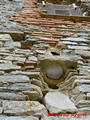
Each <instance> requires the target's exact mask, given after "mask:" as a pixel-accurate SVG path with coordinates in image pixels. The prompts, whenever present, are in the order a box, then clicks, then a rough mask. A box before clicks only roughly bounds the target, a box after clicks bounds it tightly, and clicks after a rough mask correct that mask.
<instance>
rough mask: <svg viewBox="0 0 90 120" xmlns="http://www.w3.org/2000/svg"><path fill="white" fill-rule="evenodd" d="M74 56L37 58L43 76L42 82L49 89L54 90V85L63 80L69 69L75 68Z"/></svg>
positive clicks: (44, 56)
mask: <svg viewBox="0 0 90 120" xmlns="http://www.w3.org/2000/svg"><path fill="white" fill-rule="evenodd" d="M76 58H77V57H76V56H65V55H64V56H62V55H61V56H53V55H42V56H39V62H40V64H39V66H40V69H41V72H42V74H43V78H44V81H45V82H46V83H47V84H48V86H49V87H52V88H55V87H56V85H57V84H58V83H60V82H62V81H64V80H65V78H66V77H67V75H68V74H69V73H68V70H69V69H72V70H74V69H76V68H77V61H76Z"/></svg>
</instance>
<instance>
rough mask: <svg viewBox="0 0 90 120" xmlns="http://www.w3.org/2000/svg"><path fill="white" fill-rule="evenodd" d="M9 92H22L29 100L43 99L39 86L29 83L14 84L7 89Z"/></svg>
mask: <svg viewBox="0 0 90 120" xmlns="http://www.w3.org/2000/svg"><path fill="white" fill-rule="evenodd" d="M7 89H8V90H9V91H14V92H18V91H20V92H22V93H23V94H24V95H26V96H28V99H29V100H40V99H41V98H42V97H43V94H42V91H41V89H40V87H39V86H36V85H33V84H30V83H15V84H12V85H10V86H8V87H7Z"/></svg>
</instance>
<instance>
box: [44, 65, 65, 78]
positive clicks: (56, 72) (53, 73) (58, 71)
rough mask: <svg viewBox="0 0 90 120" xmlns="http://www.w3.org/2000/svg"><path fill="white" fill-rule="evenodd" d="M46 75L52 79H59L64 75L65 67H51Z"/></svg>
mask: <svg viewBox="0 0 90 120" xmlns="http://www.w3.org/2000/svg"><path fill="white" fill-rule="evenodd" d="M46 75H47V77H48V78H50V79H54V80H58V79H60V78H61V76H62V75H63V69H62V67H60V66H54V67H51V68H49V69H48V70H47V71H46Z"/></svg>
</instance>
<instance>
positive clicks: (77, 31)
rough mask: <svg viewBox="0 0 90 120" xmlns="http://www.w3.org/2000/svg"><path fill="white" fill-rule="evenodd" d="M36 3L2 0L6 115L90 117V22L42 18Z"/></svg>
mask: <svg viewBox="0 0 90 120" xmlns="http://www.w3.org/2000/svg"><path fill="white" fill-rule="evenodd" d="M35 2H37V0H24V1H21V0H13V1H9V0H2V1H1V3H0V5H1V6H2V7H3V9H1V8H0V9H1V12H2V13H3V14H1V16H0V17H1V21H0V27H1V30H0V120H54V119H55V120H77V119H78V120H83V119H85V120H89V119H90V116H89V115H90V22H87V21H82V22H79V23H77V22H74V21H65V20H62V19H60V20H58V19H57V20H56V19H51V18H48V19H46V18H41V17H40V14H41V13H40V10H39V9H38V8H37V6H36V4H35ZM17 4H18V5H20V7H18V6H17ZM7 5H8V6H9V7H7ZM13 5H16V7H18V9H17V8H15V7H13ZM6 8H7V10H6ZM5 11H6V13H4V12H5ZM11 13H12V14H11ZM52 73H53V74H52ZM49 112H51V113H52V112H53V113H55V114H60V113H61V114H68V115H72V113H75V114H82V113H84V114H86V115H87V116H86V117H85V116H81V117H79V118H77V117H74V116H69V117H65V116H64V117H56V116H48V113H49Z"/></svg>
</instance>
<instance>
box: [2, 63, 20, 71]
mask: <svg viewBox="0 0 90 120" xmlns="http://www.w3.org/2000/svg"><path fill="white" fill-rule="evenodd" d="M20 69H21V67H20V66H17V65H13V64H10V63H5V64H0V70H4V71H13V70H20Z"/></svg>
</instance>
